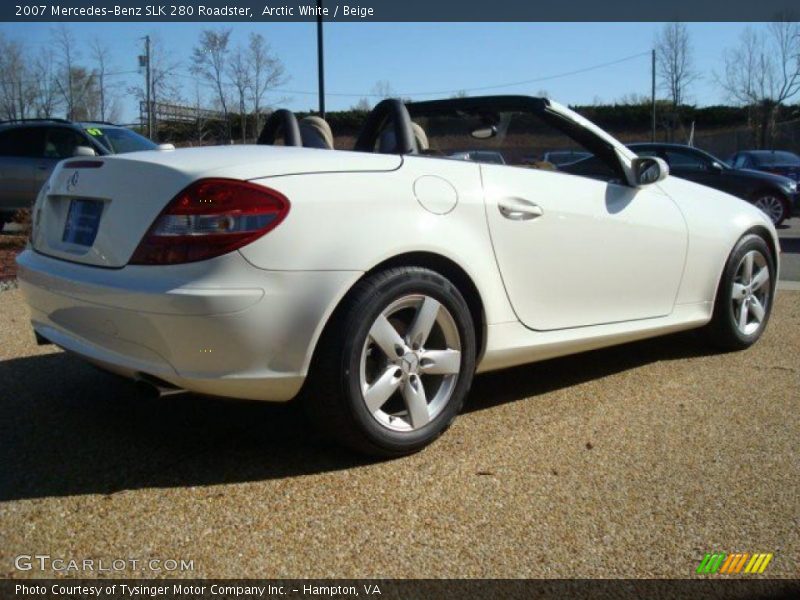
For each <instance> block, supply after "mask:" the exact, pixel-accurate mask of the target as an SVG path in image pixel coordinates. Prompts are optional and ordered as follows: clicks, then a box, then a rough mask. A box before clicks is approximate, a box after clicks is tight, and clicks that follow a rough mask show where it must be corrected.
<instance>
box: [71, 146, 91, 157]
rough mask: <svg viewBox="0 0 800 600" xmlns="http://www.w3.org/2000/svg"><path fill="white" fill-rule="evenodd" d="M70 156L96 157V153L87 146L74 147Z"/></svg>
mask: <svg viewBox="0 0 800 600" xmlns="http://www.w3.org/2000/svg"><path fill="white" fill-rule="evenodd" d="M72 156H97V152H95V151H94V148H90V147H89V146H75V150H73V151H72Z"/></svg>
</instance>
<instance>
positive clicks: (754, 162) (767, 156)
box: [728, 150, 800, 181]
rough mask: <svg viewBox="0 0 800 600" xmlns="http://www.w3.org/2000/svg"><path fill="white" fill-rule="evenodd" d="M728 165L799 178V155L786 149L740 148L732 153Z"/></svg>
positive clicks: (796, 179)
mask: <svg viewBox="0 0 800 600" xmlns="http://www.w3.org/2000/svg"><path fill="white" fill-rule="evenodd" d="M728 162H729V163H730V165H731V166H732V167H733V168H735V169H755V170H756V171H765V172H767V173H775V175H783V176H784V177H789V178H791V179H794V180H795V181H798V180H800V156H797V154H795V153H794V152H787V151H786V150H742V151H741V152H737V153H736V154H734V155H733V156H732V157H731V159H730V161H728Z"/></svg>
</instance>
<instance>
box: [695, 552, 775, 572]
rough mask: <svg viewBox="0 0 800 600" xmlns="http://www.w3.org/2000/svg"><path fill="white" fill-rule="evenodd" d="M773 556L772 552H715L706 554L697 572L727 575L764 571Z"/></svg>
mask: <svg viewBox="0 0 800 600" xmlns="http://www.w3.org/2000/svg"><path fill="white" fill-rule="evenodd" d="M772 556H773V554H772V553H771V552H770V553H768V554H758V553H757V554H750V553H749V552H737V553H735V554H726V553H725V552H715V553H714V554H706V555H705V556H704V557H703V560H702V561H700V566H698V567H697V571H696V572H697V573H701V574H714V573H720V574H726V575H736V574H744V573H753V574H755V573H763V572H764V570H765V569H766V568H767V565H768V564H769V563H770V561H771V560H772Z"/></svg>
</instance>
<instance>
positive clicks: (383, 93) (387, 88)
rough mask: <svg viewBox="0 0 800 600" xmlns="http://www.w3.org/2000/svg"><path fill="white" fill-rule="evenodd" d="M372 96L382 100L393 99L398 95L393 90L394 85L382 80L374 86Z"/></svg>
mask: <svg viewBox="0 0 800 600" xmlns="http://www.w3.org/2000/svg"><path fill="white" fill-rule="evenodd" d="M372 95H373V96H378V97H380V98H393V97H394V96H396V95H397V94H395V91H394V90H393V89H392V84H391V83H389V82H388V81H386V80H385V79H382V80H381V81H376V82H375V85H374V86H372Z"/></svg>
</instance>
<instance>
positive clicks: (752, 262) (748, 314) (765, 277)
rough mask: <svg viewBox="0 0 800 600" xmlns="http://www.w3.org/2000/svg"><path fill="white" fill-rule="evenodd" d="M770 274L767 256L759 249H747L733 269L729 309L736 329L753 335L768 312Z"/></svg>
mask: <svg viewBox="0 0 800 600" xmlns="http://www.w3.org/2000/svg"><path fill="white" fill-rule="evenodd" d="M770 290H771V287H770V274H769V265H768V264H767V259H766V258H765V257H764V255H763V254H761V252H759V251H758V250H750V251H749V252H748V253H747V254H745V255H744V256H743V257H742V260H741V261H740V262H739V266H738V267H737V268H736V276H735V277H734V279H733V288H732V290H731V309H732V311H733V321H734V323H735V324H736V328H737V329H738V330H739V332H740V333H742V334H744V335H748V336H749V335H753V334H754V333H756V332H757V331H758V330H759V329H760V328H761V325H762V323H763V321H764V319H765V317H766V315H767V309H768V306H769V301H770Z"/></svg>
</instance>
